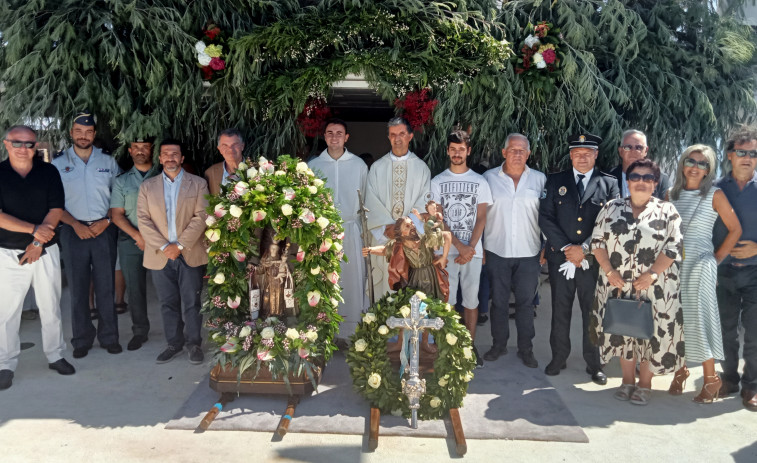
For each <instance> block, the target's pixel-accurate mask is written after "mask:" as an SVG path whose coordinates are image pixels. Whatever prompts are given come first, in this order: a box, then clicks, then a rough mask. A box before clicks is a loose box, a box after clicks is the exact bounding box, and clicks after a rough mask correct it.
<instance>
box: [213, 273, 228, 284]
mask: <svg viewBox="0 0 757 463" xmlns="http://www.w3.org/2000/svg"><path fill="white" fill-rule="evenodd" d="M224 281H226V275H224V274H223V273H216V276H215V277H214V278H213V283H215V284H217V285H222V284H223V282H224Z"/></svg>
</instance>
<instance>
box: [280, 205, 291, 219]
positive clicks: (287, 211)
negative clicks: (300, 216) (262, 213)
mask: <svg viewBox="0 0 757 463" xmlns="http://www.w3.org/2000/svg"><path fill="white" fill-rule="evenodd" d="M281 213H282V214H284V215H286V216H290V215H292V206H290V205H289V204H284V205H283V206H281Z"/></svg>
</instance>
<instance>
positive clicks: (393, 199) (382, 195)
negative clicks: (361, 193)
mask: <svg viewBox="0 0 757 463" xmlns="http://www.w3.org/2000/svg"><path fill="white" fill-rule="evenodd" d="M387 126H388V128H389V130H388V134H389V142H390V143H391V145H392V150H391V151H390V152H389V153H387V154H386V155H385V156H383V157H382V158H380V159H379V160H378V161H376V162H375V163H374V164H373V166H371V170H370V172H369V173H368V186H367V190H366V194H365V207H366V208H367V209H368V210H369V211H370V212H368V229H369V230H370V231H371V235H372V238H373V243H372V245H373V246H380V245H383V244H384V243H386V242H387V241H388V240H389V238H392V236H391V235H392V234H393V233H394V223H395V222H396V221H397V219H398V218H400V217H405V216H410V218H411V219H414V216H413V215H412V214H410V213H411V212H412V210H413V209H418V210H419V211H423V210H425V209H426V202H427V201H428V200H429V199H430V191H431V171H429V169H428V166H427V165H426V163H425V162H423V160H421V158H419V157H418V156H416V155H415V154H414V153H412V152H410V149H409V147H410V140H412V139H413V129H412V128H411V127H410V123H409V122H408V121H407V120H406V119H404V118H401V117H395V118H393V119H391V120H390V121H389V123H388V124H387ZM414 220H415V219H414ZM416 228H420V232H421V233H422V230H423V227H422V225H420V224H419V223H416ZM371 259H373V260H372V267H373V284H374V288H375V289H374V291H375V293H376V298H379V297H381V296H383V295H384V294H386V292H387V291H389V290H390V289H391V288H389V282H388V272H387V269H388V267H389V264H388V263H387V261H386V259H385V258H384V257H382V256H371Z"/></svg>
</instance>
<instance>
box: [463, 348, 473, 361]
mask: <svg viewBox="0 0 757 463" xmlns="http://www.w3.org/2000/svg"><path fill="white" fill-rule="evenodd" d="M472 355H473V351H472V350H471V348H470V347H463V356H464V357H465V358H467V359H470V358H471V356H472Z"/></svg>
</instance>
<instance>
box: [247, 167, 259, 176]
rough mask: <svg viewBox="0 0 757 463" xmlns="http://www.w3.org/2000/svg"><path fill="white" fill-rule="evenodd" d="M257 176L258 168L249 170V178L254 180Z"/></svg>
mask: <svg viewBox="0 0 757 463" xmlns="http://www.w3.org/2000/svg"><path fill="white" fill-rule="evenodd" d="M256 175H258V170H257V169H256V168H254V167H250V168H249V169H247V178H252V177H254V176H256Z"/></svg>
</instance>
